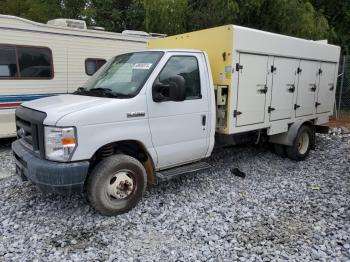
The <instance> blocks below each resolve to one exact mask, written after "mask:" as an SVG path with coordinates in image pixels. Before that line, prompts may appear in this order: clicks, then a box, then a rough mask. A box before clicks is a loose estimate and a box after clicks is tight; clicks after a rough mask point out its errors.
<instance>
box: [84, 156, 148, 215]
mask: <svg viewBox="0 0 350 262" xmlns="http://www.w3.org/2000/svg"><path fill="white" fill-rule="evenodd" d="M146 186H147V174H146V170H145V168H144V167H143V165H142V164H141V163H140V162H139V161H138V160H137V159H135V158H133V157H131V156H127V155H121V154H120V155H114V156H110V157H108V158H105V159H103V160H102V161H101V162H100V163H98V164H97V166H96V167H95V168H94V169H93V171H92V172H91V174H90V175H89V177H88V180H87V185H86V191H87V198H88V200H89V202H90V203H91V205H92V206H93V207H94V208H95V209H96V210H97V211H98V212H100V213H101V214H102V215H106V216H114V215H118V214H123V213H126V212H128V211H130V210H131V209H132V208H133V207H135V206H136V205H137V203H138V202H139V201H140V200H141V198H142V196H143V194H144V192H145V190H146Z"/></svg>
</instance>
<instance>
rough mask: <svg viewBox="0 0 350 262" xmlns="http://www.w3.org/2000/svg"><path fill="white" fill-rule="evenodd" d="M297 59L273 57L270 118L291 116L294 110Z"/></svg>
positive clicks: (278, 118) (276, 118)
mask: <svg viewBox="0 0 350 262" xmlns="http://www.w3.org/2000/svg"><path fill="white" fill-rule="evenodd" d="M298 65H299V60H297V59H290V58H281V57H275V58H274V63H273V68H271V69H272V70H271V71H273V78H272V79H273V84H272V98H271V105H270V108H269V112H270V120H271V121H274V120H280V119H288V118H291V117H292V115H293V112H294V109H293V106H294V105H293V103H294V94H295V92H296V87H295V85H296V83H295V80H296V72H297V68H298Z"/></svg>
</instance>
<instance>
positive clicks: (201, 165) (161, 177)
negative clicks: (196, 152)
mask: <svg viewBox="0 0 350 262" xmlns="http://www.w3.org/2000/svg"><path fill="white" fill-rule="evenodd" d="M208 168H211V165H209V164H208V163H206V162H196V163H193V164H188V165H184V166H180V167H174V168H171V169H166V170H162V171H160V172H156V177H157V180H158V182H162V181H167V180H170V179H173V178H175V177H178V176H180V175H183V174H187V173H191V172H195V171H199V170H203V169H208Z"/></svg>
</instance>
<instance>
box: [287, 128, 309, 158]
mask: <svg viewBox="0 0 350 262" xmlns="http://www.w3.org/2000/svg"><path fill="white" fill-rule="evenodd" d="M312 139H313V137H312V131H311V129H310V128H309V127H308V126H301V127H300V129H299V131H298V134H297V136H296V137H295V139H294V143H293V145H292V146H287V147H286V152H287V155H288V157H289V158H291V159H293V160H297V161H300V160H304V159H305V158H306V157H307V155H308V154H309V152H310V149H311V146H312Z"/></svg>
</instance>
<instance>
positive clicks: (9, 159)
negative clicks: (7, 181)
mask: <svg viewBox="0 0 350 262" xmlns="http://www.w3.org/2000/svg"><path fill="white" fill-rule="evenodd" d="M12 141H13V139H0V179H4V178H7V177H9V176H11V175H13V174H14V172H15V166H14V161H13V156H12V153H11V150H10V147H11V142H12Z"/></svg>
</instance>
